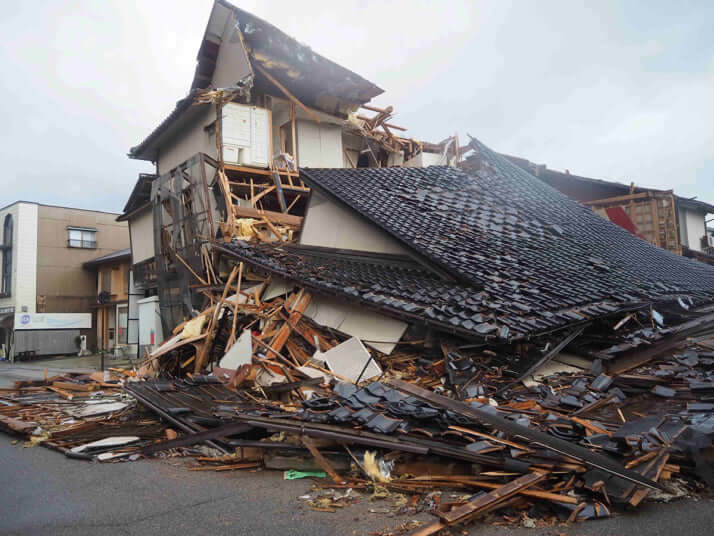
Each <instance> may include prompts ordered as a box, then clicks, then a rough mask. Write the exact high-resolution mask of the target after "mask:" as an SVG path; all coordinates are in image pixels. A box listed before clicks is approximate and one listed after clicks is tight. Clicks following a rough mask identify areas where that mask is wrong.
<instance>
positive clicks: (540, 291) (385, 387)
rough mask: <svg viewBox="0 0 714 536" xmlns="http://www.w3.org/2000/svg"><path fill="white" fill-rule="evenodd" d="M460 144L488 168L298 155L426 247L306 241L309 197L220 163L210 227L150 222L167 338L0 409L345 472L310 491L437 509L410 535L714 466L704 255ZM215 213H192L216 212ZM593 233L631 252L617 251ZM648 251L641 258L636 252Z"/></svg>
mask: <svg viewBox="0 0 714 536" xmlns="http://www.w3.org/2000/svg"><path fill="white" fill-rule="evenodd" d="M471 148H472V149H473V150H475V151H477V152H478V154H479V155H480V158H481V160H482V161H480V162H479V163H478V165H477V168H476V170H475V171H474V173H476V174H477V176H475V177H471V176H469V175H466V174H465V173H462V172H460V171H458V170H454V169H452V168H447V167H434V168H424V169H416V168H411V169H407V168H404V169H402V170H397V169H396V168H389V169H382V168H377V169H376V170H371V171H370V170H368V171H364V170H363V171H360V170H358V169H352V170H347V171H346V170H307V171H305V172H304V173H303V170H301V172H300V177H301V178H300V186H299V188H305V189H306V190H309V188H308V186H305V185H304V183H303V182H302V178H303V177H304V179H305V181H306V182H307V183H309V185H310V187H312V186H314V185H315V184H317V185H318V186H319V187H321V188H323V189H325V190H331V191H332V193H334V195H335V196H337V197H339V196H342V197H341V198H340V201H341V202H344V203H346V204H348V205H350V206H351V207H352V208H353V209H354V210H355V211H357V212H358V213H360V214H362V215H364V214H368V215H369V216H370V218H371V219H372V221H375V222H377V224H378V225H379V226H381V228H382V230H385V232H386V231H389V232H390V233H391V234H392V235H393V236H394V237H398V238H399V240H400V241H401V242H399V244H400V245H401V246H404V247H407V246H408V247H410V248H412V249H410V250H409V251H411V252H412V253H413V254H414V255H415V256H416V257H417V258H418V259H419V262H417V261H416V260H415V259H414V258H411V257H408V256H407V255H397V254H377V253H373V252H365V251H345V250H339V249H334V248H332V249H329V248H319V247H308V246H305V245H301V244H297V243H296V241H297V237H298V235H299V233H300V232H301V227H300V226H301V225H302V223H303V221H302V220H303V217H302V216H300V217H298V216H295V215H289V214H287V212H288V208H287V206H286V207H285V210H283V211H282V212H280V213H279V212H277V211H272V212H271V211H269V210H262V209H257V208H254V207H253V208H248V207H245V206H243V205H242V204H240V203H238V202H236V204H235V205H232V201H231V199H236V200H237V201H239V200H240V197H238V196H237V195H235V194H232V191H231V190H230V187H231V185H230V184H228V180H227V179H225V177H222V176H221V175H222V173H223V171H222V169H221V163H220V162H218V163H215V164H216V166H217V168H216V170H215V173H216V176H217V177H218V182H217V183H214V186H215V185H216V184H217V185H218V188H216V189H218V190H220V189H221V188H224V191H223V192H222V194H223V196H224V197H225V199H226V202H225V205H226V206H225V208H226V209H227V210H226V215H227V216H226V217H225V219H224V221H223V222H220V223H219V225H218V226H217V227H216V229H219V230H220V231H219V232H217V233H215V234H214V233H212V232H211V233H210V236H211V237H214V236H215V238H213V239H210V240H204V241H199V240H195V236H204V234H202V233H201V232H195V233H194V232H193V231H191V232H188V231H187V229H189V228H190V225H189V223H190V222H191V221H192V220H191V218H183V217H182V216H181V214H179V213H177V212H175V213H172V214H171V218H168V216H167V220H169V219H170V220H171V222H172V223H170V224H168V225H166V226H164V225H163V223H161V222H162V221H163V220H161V221H160V222H159V223H160V224H161V225H162V227H161V230H162V232H163V231H166V233H165V234H166V237H167V245H166V249H167V251H166V252H165V253H164V258H162V259H160V261H161V263H164V264H166V266H168V265H169V264H171V266H172V267H173V268H172V269H175V268H176V267H179V268H180V267H184V268H185V270H184V268H180V269H181V270H182V275H183V276H185V279H184V281H183V283H182V285H184V287H185V288H186V289H187V290H186V292H187V294H186V295H185V296H184V297H188V294H190V295H191V296H190V297H191V299H187V300H186V302H187V303H189V304H191V305H192V306H191V307H190V308H187V307H186V304H185V303H184V302H182V303H179V304H178V305H176V303H177V302H175V301H174V302H172V303H170V304H169V305H171V306H173V308H171V307H168V306H167V307H165V308H164V307H163V305H162V311H169V310H170V311H172V313H171V314H172V316H175V315H176V314H177V313H176V312H177V311H179V312H180V311H183V313H182V316H181V317H178V318H174V319H175V320H176V322H174V324H175V327H174V328H173V330H172V332H171V333H169V334H168V336H167V337H166V340H165V342H164V343H163V344H162V345H161V346H159V347H158V348H157V349H155V350H154V351H153V352H151V353H148V352H147V355H146V356H145V359H144V360H143V362H142V364H141V366H140V367H139V368H138V369H137V370H136V371H132V373H131V374H122V375H121V378H115V379H114V380H111V381H109V382H108V381H105V380H104V379H103V378H102V379H101V380H99V379H97V378H87V377H81V376H74V375H72V376H67V377H63V378H49V379H47V380H44V381H42V382H38V383H35V384H18V385H16V386H15V388H14V389H11V390H3V391H0V402H2V406H1V407H0V416H2V417H1V418H0V422H2V423H4V427H5V428H6V429H7V428H9V429H10V431H11V432H15V433H21V434H23V435H25V436H26V437H29V438H33V437H34V438H36V441H37V442H40V443H41V444H43V445H46V446H50V447H54V448H59V449H60V450H62V451H63V452H65V454H67V455H70V456H73V457H81V458H84V459H96V460H98V461H117V460H125V459H136V458H137V457H139V456H144V457H149V456H154V455H160V456H171V457H178V456H185V457H187V458H188V459H190V460H191V462H190V463H191V465H190V467H189V469H190V470H197V471H204V470H206V471H255V470H258V469H262V468H265V469H266V470H278V471H283V472H286V471H288V472H290V473H288V474H289V475H291V476H297V475H298V474H304V475H305V476H307V475H309V474H312V473H315V472H319V473H320V474H323V473H324V475H326V476H325V477H324V478H322V477H316V476H307V477H308V478H313V479H315V481H316V482H318V483H319V486H320V488H321V489H323V488H324V489H326V490H333V491H330V492H325V493H322V492H315V493H311V494H309V495H310V497H309V499H305V500H306V501H307V504H308V505H309V507H311V508H312V509H313V510H318V511H324V512H331V511H333V510H334V509H335V508H342V507H345V506H347V505H348V504H350V503H351V502H353V501H354V500H355V496H356V495H355V494H357V493H359V494H360V495H362V496H369V498H370V499H372V500H374V501H379V500H381V499H385V498H388V497H389V498H391V501H392V502H391V503H390V504H392V505H391V506H388V505H380V506H375V507H374V511H375V512H382V511H385V510H389V511H390V512H391V511H393V510H396V511H398V512H401V513H403V514H404V515H412V514H414V513H418V512H423V511H428V512H430V513H432V514H434V515H435V516H436V517H437V518H438V520H437V521H435V522H433V523H432V524H428V525H425V526H420V527H415V526H412V524H410V523H408V522H406V521H405V522H404V523H403V524H402V525H403V527H405V528H406V530H412V529H413V530H414V534H420V535H427V534H435V533H437V532H438V531H440V530H442V529H444V528H447V527H450V526H454V525H460V524H463V523H466V522H469V521H471V520H474V519H477V518H478V519H486V520H488V521H489V522H493V523H499V524H500V523H507V524H519V525H520V524H522V525H524V526H533V525H535V526H544V525H548V524H555V523H559V522H566V521H581V520H587V519H597V518H603V517H608V516H609V515H611V513H612V512H613V511H614V510H616V509H624V508H628V507H636V506H638V505H639V504H640V503H642V501H643V500H645V499H647V498H648V497H651V496H652V495H655V496H656V497H657V499H658V500H663V499H666V498H668V497H670V496H675V495H676V496H681V495H682V494H686V493H696V492H697V491H698V490H699V489H701V488H702V487H703V486H712V485H714V474H712V467H713V465H712V462H711V460H712V454H714V450H713V448H712V438H713V437H714V314H712V308H711V301H712V297H713V296H714V289H712V288H711V285H710V282H711V281H714V274H713V273H712V272H711V271H707V270H709V268H707V267H703V268H702V267H699V266H698V265H696V264H692V261H689V260H687V259H683V258H678V257H675V256H673V255H672V256H670V254H668V253H667V254H665V255H666V256H664V257H661V258H660V257H658V255H660V252H659V251H658V250H656V249H654V248H652V246H650V245H647V244H644V243H643V244H640V243H639V241H638V242H631V241H632V240H638V239H636V238H634V237H630V236H629V235H627V234H622V233H623V232H624V231H622V230H619V229H617V228H615V226H612V224H610V223H608V222H605V221H601V218H599V217H597V216H593V215H592V214H589V213H587V212H585V211H584V209H582V207H579V206H571V205H568V204H567V202H566V201H563V200H562V199H561V198H560V197H558V195H556V194H555V193H554V192H552V191H550V190H543V191H540V190H539V189H542V188H543V186H542V185H537V184H535V183H533V182H532V181H535V180H536V179H535V178H534V177H530V178H529V177H528V176H523V175H522V174H523V173H525V172H523V171H517V170H514V169H512V168H511V167H509V165H508V164H507V163H504V162H503V161H501V160H499V157H497V155H494V154H493V153H492V152H490V151H489V150H488V149H487V148H485V147H484V146H482V145H481V144H479V143H478V142H476V141H475V140H474V141H473V142H472V144H471ZM197 162H200V163H201V165H203V162H204V159H203V157H201V158H198V159H197ZM211 165H213V164H211ZM203 175H204V176H203V177H202V178H201V179H199V176H200V174H197V173H194V174H191V173H188V172H187V175H186V176H189V177H190V178H191V181H188V180H187V181H186V183H187V184H190V185H191V186H190V188H194V187H195V190H194V193H196V192H205V191H208V188H207V187H206V188H199V186H201V182H200V181H201V180H203V181H204V182H203V186H207V185H206V183H205V180H206V179H205V170H204V173H203ZM184 178H185V177H184ZM223 179H225V180H223ZM353 179H354V180H353ZM356 179H360V180H356ZM221 181H223V182H221ZM370 181H372V183H373V184H370ZM509 181H510V182H509ZM355 185H357V186H355ZM169 186H170V183H169V182H165V183H162V184H159V185H158V186H157V191H160V192H162V195H164V194H165V197H161V198H160V199H158V201H157V202H159V203H166V206H164V208H166V207H168V206H169V200H171V201H177V197H176V196H177V192H173V193H172V192H170V191H169ZM233 186H234V185H233ZM242 186H245V185H242ZM387 186H391V187H392V188H393V191H396V190H399V191H398V195H394V196H392V197H389V195H387V194H384V193H383V191H382V190H381V189H380V188H383V189H384V191H386V190H387ZM254 187H255V184H254V183H252V182H251V183H250V188H251V193H250V197H248V194H245V195H246V198H245V199H244V201H246V202H250V204H251V205H254V201H255V198H256V197H257V196H259V195H261V194H254V192H253V190H254ZM270 188H271V187H268V188H265V189H264V190H263V192H266V191H268V190H270ZM370 188H371V189H370ZM164 190H166V191H164ZM412 190H413V191H412ZM276 191H277V186H276V187H275V189H272V190H270V192H272V193H275V192H276ZM181 192H183V190H182V191H181ZM464 192H466V193H468V194H469V195H470V196H471V197H468V196H466V195H460V194H464ZM497 194H498V195H497ZM172 195H173V196H174V198H172V197H171V196H172ZM206 195H208V194H206ZM300 195H303V194H300ZM499 195H500V196H502V198H500V197H498V196H499ZM382 198H385V199H386V198H389V199H388V200H387V201H384V199H382ZM463 198H468V199H467V201H464V200H463ZM511 198H513V200H514V203H513V205H511V204H509V203H506V201H508V200H509V199H511ZM296 199H297V198H296ZM263 200H265V201H267V196H263V197H262V198H261V201H263ZM504 200H505V201H504ZM204 201H205V204H206V205H207V206H212V203H209V202H208V201H206V200H205V199H204ZM284 201H285V200H284V199H283V200H282V202H281V203H279V204H280V205H281V206H282V205H285V203H284ZM383 201H384V204H383V203H382V202H383ZM420 203H424V205H420ZM558 203H561V204H562V205H563V208H562V210H560V212H559V211H558V210H555V209H553V206H555V205H557V204H558ZM198 204H199V203H197V204H196V206H197V205H198ZM516 205H517V208H514V206H516ZM157 206H158V208H162V205H157ZM256 206H257V205H256ZM375 207H376V208H375ZM504 207H505V208H504ZM179 208H180V207H179V205H177V204H176V206H174V209H175V210H178V209H179ZM194 208H195V206H194ZM273 208H276V207H275V206H273ZM281 210H282V208H281ZM360 211H361V212H360ZM380 211H381V212H380ZM539 211H540V212H539ZM165 212H166V214H167V215H168V214H170V211H169V210H168V209H167V210H166V211H165ZM536 213H537V214H538V217H539V218H541V219H542V220H543V221H544V222H546V223H547V222H549V221H550V223H548V224H547V225H545V224H543V223H541V222H540V220H538V219H535V218H536V216H534V214H536ZM201 214H202V213H201ZM208 214H209V215H210V212H209V213H208ZM464 214H466V215H468V217H469V218H471V219H470V220H469V221H468V222H466V223H464V221H462V218H465V217H466V216H464ZM248 215H256V216H259V217H258V218H249V217H248ZM194 216H196V215H195V214H194V215H193V216H192V217H194ZM237 216H241V217H237ZM531 216H532V217H533V218H534V219H532V220H528V218H530V217H531ZM162 217H163V216H162ZM202 217H203V216H202ZM211 217H212V216H211ZM306 217H307V216H306ZM559 218H560V219H559ZM588 218H590V219H588ZM592 218H596V219H592ZM205 220H206V221H201V222H198V223H196V222H194V223H196V225H197V227H196V229H199V228H200V229H204V227H205V229H204V230H209V227H210V229H214V228H213V223H214V222H213V220H212V219H211V220H210V221H209V220H208V217H206V218H205ZM526 220H528V221H526ZM175 221H181V222H183V223H184V224H185V225H183V227H182V228H181V229H179V228H178V227H179V226H177V227H171V226H173V225H174V223H173V222H175ZM556 221H557V222H560V223H555V222H556ZM187 222H188V223H187ZM420 222H422V228H419V227H418V225H417V224H419V223H420ZM199 223H200V225H199ZM209 223H210V226H209V225H208V224H209ZM467 223H468V225H467ZM204 224H205V225H204ZM169 229H170V232H169ZM434 229H438V233H436V232H433V231H434ZM593 229H595V231H597V232H598V233H601V234H602V235H603V236H604V237H605V238H607V239H612V240H622V241H623V242H625V243H626V244H627V245H628V247H627V248H626V247H622V248H620V249H619V250H618V251H611V250H614V249H615V248H612V246H611V243H610V242H607V241H606V240H605V239H603V237H602V236H599V235H597V233H595V231H593ZM214 230H215V229H214ZM208 232H210V230H209V231H208ZM594 233H595V235H597V236H593V234H594ZM206 234H207V233H206ZM191 236H193V237H194V239H193V241H189V240H188V239H189V238H190V237H191ZM628 241H630V242H628ZM177 244H184V246H183V249H181V252H182V253H183V255H184V256H185V257H186V258H184V256H182V255H181V254H179V250H178V249H172V247H175V248H178V247H179V246H178V245H177ZM186 244H189V246H186ZM498 248H500V249H499V250H498V252H496V253H493V254H492V255H491V254H490V252H491V250H494V251H495V250H496V249H498ZM509 248H510V249H509ZM326 249H327V251H326ZM415 252H416V253H415ZM593 252H596V253H597V255H595V253H593ZM633 252H634V253H633ZM486 253H489V255H490V256H486ZM189 254H190V257H189ZM521 254H522V258H520V257H519V255H521ZM586 254H587V255H589V256H587V257H585V255H586ZM637 255H640V256H641V257H643V258H644V259H645V260H646V261H647V262H649V263H650V264H645V265H642V266H640V265H631V264H626V261H627V260H628V259H629V260H631V257H633V256H634V257H637ZM423 256H426V258H427V259H428V261H429V262H427V261H424V258H423ZM523 259H526V261H527V262H526V261H523ZM654 261H661V263H659V264H657V263H655V262H654ZM620 265H625V269H621V266H620ZM525 267H527V268H528V269H526V268H525ZM167 273H168V272H166V273H164V275H163V276H162V277H164V276H165V277H166V281H169V280H170V278H168V276H166V274H167ZM454 274H457V275H458V276H459V277H455V276H454ZM566 276H567V279H566ZM556 277H558V278H559V279H557V280H554V278H556ZM176 288H178V287H176ZM169 290H172V289H170V288H169V286H166V288H161V287H160V289H159V291H160V293H164V294H162V296H160V298H161V299H163V300H164V302H163V303H165V302H166V300H167V295H168V294H169ZM172 291H173V290H172ZM174 294H175V293H174ZM197 303H201V304H202V305H201V306H197V305H194V304H197ZM119 388H121V389H119ZM74 393H80V394H74ZM100 393H101V394H100ZM69 397H71V398H69ZM94 398H96V400H94ZM114 404H116V405H114ZM94 405H98V406H101V405H105V407H106V408H107V409H108V411H106V412H102V413H92V410H91V408H92V406H94ZM120 405H121V407H120ZM147 415H148V416H147ZM349 490H353V491H351V492H350V491H349ZM668 490H669V491H671V493H668Z"/></svg>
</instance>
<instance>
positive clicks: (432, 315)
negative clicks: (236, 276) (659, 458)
mask: <svg viewBox="0 0 714 536" xmlns="http://www.w3.org/2000/svg"><path fill="white" fill-rule="evenodd" d="M474 147H475V149H476V150H477V151H478V152H479V154H480V156H481V166H480V168H479V169H478V170H476V171H474V172H472V174H471V175H469V174H467V173H465V172H463V171H461V170H457V169H454V168H450V167H445V166H432V167H427V168H358V169H302V170H301V178H303V180H304V181H305V182H306V183H308V184H309V185H310V186H311V187H312V188H314V189H316V190H319V191H321V192H323V193H324V194H327V195H328V196H329V197H331V198H332V199H333V201H336V202H337V203H339V204H342V205H343V206H346V207H349V209H350V210H353V211H355V212H357V213H358V214H360V215H361V216H363V217H365V218H367V219H368V220H370V221H371V222H373V223H374V224H375V225H377V226H379V227H381V228H382V229H384V230H385V231H386V232H388V233H389V234H390V235H392V236H393V237H394V238H396V239H397V240H399V241H400V242H401V243H402V244H403V245H405V246H406V247H407V248H408V249H409V250H410V251H411V252H413V254H414V259H415V260H418V261H419V263H417V262H415V261H414V260H413V261H412V265H411V267H410V270H409V271H408V273H407V271H405V269H404V266H403V265H401V267H400V268H399V269H397V268H395V267H394V266H390V264H389V262H386V260H385V262H380V261H379V260H378V259H369V260H365V259H364V258H363V257H361V256H360V255H358V254H353V255H352V258H350V257H349V254H347V253H343V257H341V258H339V259H337V258H336V257H334V256H330V255H329V254H327V253H326V252H317V253H316V252H314V251H312V252H308V251H306V250H301V249H300V248H294V247H293V248H286V247H283V248H277V249H276V248H271V247H259V248H255V247H252V246H251V247H239V246H232V247H230V249H231V250H232V251H233V252H234V253H235V254H236V255H238V256H240V257H241V258H244V259H245V260H248V261H252V262H254V263H256V264H259V265H261V266H263V267H264V268H266V269H269V270H271V271H273V272H276V273H281V275H283V276H287V277H288V278H292V279H295V280H297V281H298V282H301V283H307V284H308V285H310V286H313V287H315V288H322V289H323V290H327V291H329V292H333V293H335V294H342V295H344V296H346V297H351V298H353V299H356V300H358V301H361V302H363V303H365V304H367V305H372V306H374V307H376V308H383V309H388V310H390V311H392V312H393V311H399V310H401V311H402V312H405V313H406V312H408V313H410V314H412V315H416V316H421V317H422V318H424V319H425V320H427V321H430V322H433V323H435V324H438V325H442V326H445V327H448V326H450V327H452V328H453V329H454V331H460V332H463V331H466V332H469V333H470V334H472V335H474V336H483V335H494V334H495V333H496V332H498V333H500V334H501V337H502V338H507V339H517V338H522V337H525V336H530V335H535V334H539V333H545V332H547V331H551V330H554V329H558V328H563V327H566V326H568V325H571V324H577V323H580V322H583V321H588V320H591V319H593V318H597V317H600V316H603V315H607V314H611V313H614V312H617V311H621V310H626V309H628V308H631V307H634V306H637V305H641V304H646V303H653V302H657V301H663V300H676V299H679V298H680V297H682V298H684V299H685V300H689V299H690V298H691V300H692V301H693V303H704V302H710V301H712V299H713V298H714V267H712V266H708V265H705V264H702V263H699V262H696V261H693V260H691V259H687V258H684V257H681V256H679V255H676V254H674V253H670V252H668V251H665V250H663V249H660V248H657V247H655V246H652V245H650V244H648V243H647V242H645V241H643V240H641V239H639V238H637V237H635V236H634V235H632V234H630V233H629V232H627V231H626V230H624V229H622V228H620V227H618V226H617V225H615V224H613V223H611V222H609V221H607V220H605V219H603V218H601V217H600V216H598V215H597V214H595V213H593V212H592V211H591V210H590V209H589V208H587V207H585V206H583V205H580V204H579V203H577V202H576V201H574V200H571V199H569V198H568V197H566V196H565V195H563V194H561V193H560V192H558V191H556V190H555V189H553V188H551V187H550V186H548V185H547V184H545V183H543V182H542V181H540V180H538V179H537V178H536V177H534V176H533V175H531V174H530V173H528V172H526V171H525V170H523V169H521V168H519V167H518V166H516V165H514V164H512V163H511V162H509V161H508V160H506V159H505V158H503V157H502V156H500V155H499V154H497V153H495V152H493V151H491V150H490V149H489V148H487V147H486V146H485V145H483V144H482V143H480V142H478V141H475V142H474ZM345 255H346V256H345ZM316 259H317V260H316ZM346 259H349V262H348V261H347V260H346ZM346 262H347V263H348V265H349V267H350V270H346V269H345V263H346ZM360 263H361V265H360ZM375 265H378V266H379V269H376V268H374V266H375ZM359 266H362V270H361V271H360V270H359V269H358V268H359ZM386 272H389V273H390V274H392V276H390V277H387V275H386ZM296 274H297V275H296ZM350 274H351V275H350ZM395 274H396V275H395ZM435 274H446V277H443V276H442V277H438V276H437V275H435ZM385 283H386V284H385Z"/></svg>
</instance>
